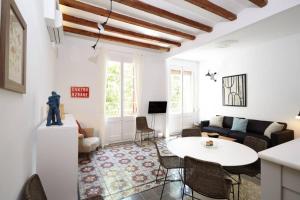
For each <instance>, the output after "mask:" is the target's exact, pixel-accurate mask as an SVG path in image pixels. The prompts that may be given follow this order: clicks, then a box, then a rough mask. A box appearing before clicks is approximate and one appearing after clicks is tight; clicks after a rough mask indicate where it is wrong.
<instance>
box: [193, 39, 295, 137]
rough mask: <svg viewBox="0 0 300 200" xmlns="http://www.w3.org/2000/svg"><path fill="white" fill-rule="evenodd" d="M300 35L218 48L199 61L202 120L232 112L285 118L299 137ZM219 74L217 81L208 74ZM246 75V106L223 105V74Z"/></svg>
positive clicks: (261, 116)
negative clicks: (228, 47) (230, 47)
mask: <svg viewBox="0 0 300 200" xmlns="http://www.w3.org/2000/svg"><path fill="white" fill-rule="evenodd" d="M299 52H300V35H299V34H296V35H291V36H286V37H284V38H281V39H277V40H273V41H270V42H267V43H262V44H257V43H255V44H253V46H251V47H240V48H237V49H225V50H224V51H215V52H214V53H212V54H211V57H210V58H207V59H205V60H204V61H202V62H200V74H199V77H200V78H199V81H200V83H199V84H200V85H199V87H200V99H199V105H200V119H201V120H205V119H209V118H210V117H212V116H213V115H216V114H221V115H229V116H240V117H248V118H252V119H261V120H274V121H283V122H287V123H288V126H289V127H288V128H290V129H293V130H295V132H296V135H297V136H298V137H300V121H299V120H298V121H297V120H295V116H296V115H297V113H298V112H299V110H300V90H299V89H300V79H299V74H300V66H299V64H300V56H299ZM209 69H210V70H211V72H215V71H216V72H217V73H218V76H217V78H218V81H217V82H216V83H215V82H213V81H211V80H209V78H208V77H205V74H206V73H207V71H208V70H209ZM243 73H246V74H247V95H248V98H247V102H248V106H247V107H245V108H239V107H225V106H222V77H223V76H228V75H235V74H243Z"/></svg>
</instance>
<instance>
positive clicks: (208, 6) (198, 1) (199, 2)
mask: <svg viewBox="0 0 300 200" xmlns="http://www.w3.org/2000/svg"><path fill="white" fill-rule="evenodd" d="M185 1H187V2H189V3H191V4H193V5H195V6H198V7H200V8H202V9H204V10H207V11H209V12H211V13H214V14H216V15H218V16H220V17H223V18H225V19H228V20H230V21H233V20H236V19H237V16H236V14H234V13H232V12H230V11H228V10H226V9H225V8H222V7H221V6H218V5H216V4H214V3H211V2H210V1H207V0H185Z"/></svg>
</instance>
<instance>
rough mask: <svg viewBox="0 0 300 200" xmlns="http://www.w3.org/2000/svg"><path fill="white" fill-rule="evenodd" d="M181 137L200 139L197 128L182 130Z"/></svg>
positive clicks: (199, 131)
mask: <svg viewBox="0 0 300 200" xmlns="http://www.w3.org/2000/svg"><path fill="white" fill-rule="evenodd" d="M181 137H201V130H200V129H199V128H187V129H183V130H182V133H181Z"/></svg>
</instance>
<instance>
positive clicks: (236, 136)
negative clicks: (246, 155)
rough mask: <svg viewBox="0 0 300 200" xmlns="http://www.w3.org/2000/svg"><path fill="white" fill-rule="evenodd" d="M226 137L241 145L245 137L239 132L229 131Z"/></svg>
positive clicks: (244, 134)
mask: <svg viewBox="0 0 300 200" xmlns="http://www.w3.org/2000/svg"><path fill="white" fill-rule="evenodd" d="M228 136H229V137H232V138H234V139H236V140H237V142H239V143H243V142H244V139H245V137H246V133H243V132H241V131H234V130H230V131H229V133H228Z"/></svg>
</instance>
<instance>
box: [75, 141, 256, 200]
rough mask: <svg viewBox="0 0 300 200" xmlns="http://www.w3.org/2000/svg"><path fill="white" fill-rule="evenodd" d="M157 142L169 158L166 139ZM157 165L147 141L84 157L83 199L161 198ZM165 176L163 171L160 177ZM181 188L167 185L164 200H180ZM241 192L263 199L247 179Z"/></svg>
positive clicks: (81, 172) (245, 199)
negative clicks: (157, 179) (139, 144)
mask: <svg viewBox="0 0 300 200" xmlns="http://www.w3.org/2000/svg"><path fill="white" fill-rule="evenodd" d="M157 142H158V146H159V149H160V152H161V154H163V155H169V154H170V152H169V151H168V150H167V148H166V142H165V140H158V141H157ZM158 166H159V163H158V161H157V155H156V149H155V146H154V145H153V144H151V143H150V144H147V142H144V146H142V147H140V146H137V145H136V144H134V143H128V144H120V145H114V146H110V147H106V148H104V149H100V150H99V151H97V152H94V153H93V154H91V155H90V158H87V157H81V158H80V159H79V176H78V179H79V180H78V181H79V196H80V199H81V200H86V199H88V200H92V199H105V200H118V199H125V200H137V199H139V200H152V199H153V200H154V199H159V195H160V193H161V189H162V187H161V185H162V182H161V181H160V182H159V183H156V182H155V178H156V173H157V171H158ZM164 175H165V174H164V171H163V170H161V171H160V172H159V178H160V179H161V178H163V177H164ZM169 176H172V177H170V178H175V179H177V178H178V175H177V171H171V172H170V174H169ZM181 187H182V185H181V183H179V182H172V183H168V184H167V185H166V188H165V192H164V196H163V199H181V196H180V194H181ZM241 190H242V192H241V198H240V199H241V200H254V199H255V200H256V199H260V188H259V183H258V182H257V181H253V180H250V179H249V178H247V177H245V178H244V181H243V186H242V189H241ZM185 199H189V198H188V197H186V198H185Z"/></svg>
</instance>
